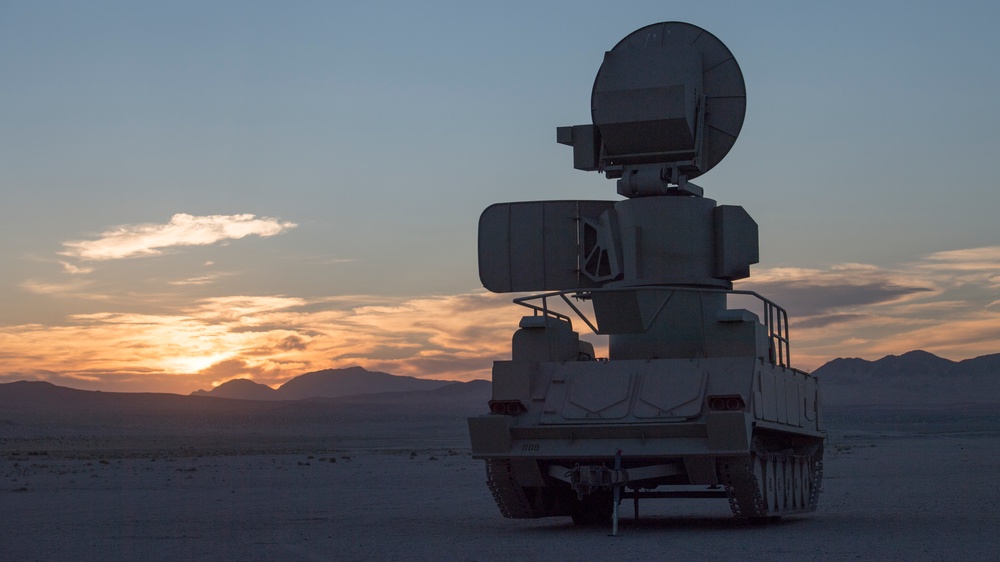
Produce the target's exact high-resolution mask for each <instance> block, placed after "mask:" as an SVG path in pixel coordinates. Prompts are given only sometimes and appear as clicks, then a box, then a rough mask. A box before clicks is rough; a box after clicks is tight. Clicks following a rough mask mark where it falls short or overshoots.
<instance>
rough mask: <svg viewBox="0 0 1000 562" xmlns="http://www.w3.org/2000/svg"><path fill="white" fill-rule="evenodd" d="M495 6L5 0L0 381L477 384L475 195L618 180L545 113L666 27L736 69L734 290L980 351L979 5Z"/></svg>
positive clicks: (903, 345) (577, 102)
mask: <svg viewBox="0 0 1000 562" xmlns="http://www.w3.org/2000/svg"><path fill="white" fill-rule="evenodd" d="M490 6H492V7H482V6H475V5H474V3H469V2H437V1H429V2H350V3H348V2H282V3H278V2H266V3H265V2H242V1H240V2H236V1H232V2H225V1H216V2H179V1H172V2H141V3H139V2H101V1H96V2H47V1H37V2H22V1H8V0H0V382H10V381H15V380H21V379H29V380H49V381H52V382H54V383H57V384H62V385H66V386H72V387H76V388H85V389H101V390H124V391H167V392H177V393H182V394H187V393H189V392H191V391H193V390H196V389H199V388H209V387H211V385H213V384H219V383H221V382H223V381H225V380H228V379H230V378H234V377H250V378H252V379H254V380H255V381H257V382H261V383H266V384H271V385H278V384H280V383H281V382H283V381H285V380H287V379H289V378H291V377H293V376H296V375H299V374H302V373H305V372H308V371H313V370H318V369H323V368H330V367H348V366H352V365H362V366H365V367H366V368H369V369H373V370H382V371H386V372H390V373H393V374H399V375H413V376H419V377H430V378H443V379H456V380H469V379H474V378H489V375H490V367H491V363H492V361H493V360H494V359H503V358H506V357H509V344H510V337H511V334H512V332H513V330H514V329H515V328H516V323H517V319H518V317H519V316H520V315H521V314H522V310H523V309H520V308H519V307H516V306H514V305H511V304H510V299H511V295H492V294H489V293H487V292H485V290H483V289H482V288H481V284H480V282H479V279H478V274H477V261H476V224H477V220H478V217H479V214H480V212H481V211H482V210H483V209H484V208H485V207H486V206H488V205H489V204H491V203H494V202H498V201H519V200H538V199H612V200H613V199H617V198H618V197H617V195H616V194H615V185H614V182H613V181H609V180H606V179H604V178H603V177H601V176H599V175H597V174H595V173H586V172H580V171H576V170H574V169H573V167H572V154H571V152H572V151H571V149H569V148H568V147H565V146H560V145H558V144H556V142H555V129H556V127H557V126H563V125H576V124H583V123H588V122H589V120H590V113H589V103H590V91H591V85H592V83H593V80H594V76H595V74H596V72H597V69H598V67H599V66H600V64H601V60H602V56H603V53H604V51H606V50H608V49H610V48H611V47H612V46H614V44H615V43H616V42H617V41H618V40H619V39H621V38H622V37H624V36H625V35H627V34H628V33H630V32H632V31H633V30H635V29H637V28H639V27H642V26H644V25H646V24H650V23H656V22H659V21H671V20H678V21H686V22H690V23H693V24H695V25H698V26H701V27H703V28H705V29H707V30H708V31H710V32H712V33H713V34H714V35H716V36H717V37H719V38H720V39H721V40H722V41H723V42H724V43H726V45H727V46H728V47H729V48H730V50H732V51H733V53H734V54H735V56H736V58H737V60H738V61H739V63H740V66H741V67H742V70H743V74H744V76H745V79H746V83H747V95H748V101H747V119H746V121H745V123H744V126H743V130H742V132H741V134H740V138H739V140H738V141H737V143H736V146H735V147H734V148H733V150H732V152H731V153H730V154H729V156H728V157H727V158H726V159H725V160H724V161H723V162H722V163H721V164H719V166H718V167H716V168H715V169H713V170H712V171H711V172H709V173H708V174H706V175H705V176H703V177H702V178H700V179H699V180H698V182H697V183H698V184H699V185H701V186H702V187H703V188H704V189H705V194H706V196H708V197H711V198H713V199H716V200H717V201H719V202H720V203H722V204H729V205H742V206H744V207H745V208H746V209H747V211H748V212H749V213H750V214H751V216H753V217H754V219H755V220H756V221H757V223H758V224H759V225H760V245H761V263H760V264H758V265H756V266H754V267H753V269H752V277H751V278H750V279H749V280H747V281H745V282H742V283H741V284H739V287H740V288H745V289H753V290H756V291H759V292H761V293H763V294H764V295H766V296H768V297H770V298H771V299H772V300H775V301H777V302H778V303H780V304H783V305H784V306H785V307H786V308H787V309H788V311H789V313H790V315H791V316H792V323H791V328H792V334H791V335H792V353H793V356H792V360H793V363H794V364H795V365H796V366H798V367H800V368H805V369H813V368H815V367H818V366H819V365H821V364H823V363H824V362H826V361H828V360H830V359H833V358H836V357H863V358H866V359H878V358H880V357H882V356H885V355H888V354H900V353H904V352H906V351H909V350H912V349H924V350H927V351H930V352H933V353H936V354H938V355H941V356H943V357H947V358H949V359H953V360H959V359H964V358H969V357H975V356H979V355H984V354H990V353H998V352H1000V221H998V220H997V214H998V212H1000V193H998V187H1000V186H998V181H997V177H998V174H1000V172H998V159H1000V158H998V156H1000V140H998V139H1000V105H998V102H997V95H998V94H997V92H1000V57H998V55H1000V33H997V30H996V23H997V21H1000V4H997V3H995V2H961V1H957V2H949V3H944V2H857V3H851V2H836V3H821V4H820V3H802V2H781V3H763V4H761V3H753V4H751V3H748V2H711V1H705V2H691V1H687V2H664V1H650V2H591V1H572V2H569V1H566V2H496V3H492V4H490ZM581 327H582V326H580V325H578V328H581Z"/></svg>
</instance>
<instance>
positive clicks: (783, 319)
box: [514, 285, 791, 367]
mask: <svg viewBox="0 0 1000 562" xmlns="http://www.w3.org/2000/svg"><path fill="white" fill-rule="evenodd" d="M632 291H659V292H664V291H667V292H670V293H673V292H689V293H722V294H725V295H746V296H750V297H754V298H756V299H757V300H759V301H760V302H761V304H762V305H763V312H764V314H763V315H762V320H763V324H764V327H765V328H766V329H767V336H768V339H769V340H770V342H771V346H772V348H773V350H774V357H773V358H772V360H773V362H774V363H775V364H777V365H781V366H783V367H791V350H790V347H791V345H790V341H789V339H788V312H786V311H785V309H784V308H782V307H781V306H778V305H777V304H776V303H774V302H773V301H771V300H769V299H767V298H766V297H764V296H763V295H761V294H759V293H757V292H754V291H745V290H739V289H713V288H707V287H677V286H670V285H642V286H637V287H628V288H617V287H615V288H594V289H587V290H583V291H581V290H580V289H567V290H563V291H552V292H548V293H540V294H535V295H528V296H524V297H518V298H516V299H514V303H515V304H519V305H521V306H524V307H527V308H529V309H531V310H533V311H534V313H535V315H536V316H537V315H539V314H541V315H543V316H547V317H553V318H558V319H561V320H565V321H567V322H570V324H572V319H571V318H570V317H569V316H568V315H566V314H563V313H561V312H557V311H555V310H552V309H551V308H549V298H552V297H559V298H560V299H561V300H562V301H563V302H564V303H565V304H566V305H567V306H569V307H570V309H572V310H573V312H575V313H576V315H577V316H578V317H579V318H580V320H582V321H583V322H584V323H585V324H586V325H587V327H588V328H590V330H591V331H592V332H594V333H595V334H598V335H607V334H609V333H610V332H602V331H601V330H600V329H598V327H597V326H596V325H595V324H594V322H592V321H591V320H590V319H589V318H587V315H586V314H585V313H584V312H583V311H581V310H580V309H579V307H577V306H576V304H574V303H573V301H571V300H570V299H569V297H567V295H569V296H572V297H573V298H575V299H577V300H582V301H586V300H591V299H592V298H593V297H592V295H593V294H594V293H622V292H632ZM536 300H541V301H542V302H541V305H538V304H535V303H534V302H531V301H536ZM669 300H670V299H669V297H668V298H667V299H666V300H664V302H663V303H662V304H661V305H660V307H659V309H658V310H657V311H656V313H655V314H654V315H653V316H652V318H650V320H649V322H647V325H646V326H645V329H648V328H649V326H650V325H652V323H653V321H655V320H656V317H657V316H659V315H660V313H661V312H662V311H663V309H664V308H666V304H667V302H668V301H669Z"/></svg>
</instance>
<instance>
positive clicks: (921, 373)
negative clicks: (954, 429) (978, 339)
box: [812, 350, 1000, 407]
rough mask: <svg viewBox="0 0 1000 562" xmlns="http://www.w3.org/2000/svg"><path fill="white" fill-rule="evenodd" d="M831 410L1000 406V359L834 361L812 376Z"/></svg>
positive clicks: (924, 356)
mask: <svg viewBox="0 0 1000 562" xmlns="http://www.w3.org/2000/svg"><path fill="white" fill-rule="evenodd" d="M812 374H813V375H815V376H816V377H817V378H819V380H820V387H821V389H822V390H821V392H822V397H823V403H824V404H825V405H827V406H894V407H906V406H948V405H961V404H966V405H976V404H992V405H995V404H1000V354H992V355H983V356H981V357H976V358H973V359H965V360H963V361H950V360H948V359H944V358H941V357H938V356H937V355H934V354H933V353H928V352H926V351H920V350H917V351H910V352H909V353H904V354H903V355H889V356H886V357H883V358H882V359H879V360H877V361H867V360H864V359H857V358H850V359H834V360H833V361H830V362H828V363H826V364H824V365H823V366H822V367H820V368H818V369H816V370H815V371H813V373H812Z"/></svg>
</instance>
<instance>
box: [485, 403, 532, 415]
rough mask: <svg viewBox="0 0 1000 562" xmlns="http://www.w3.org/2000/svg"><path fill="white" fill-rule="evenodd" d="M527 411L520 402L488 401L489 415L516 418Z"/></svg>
mask: <svg viewBox="0 0 1000 562" xmlns="http://www.w3.org/2000/svg"><path fill="white" fill-rule="evenodd" d="M527 411H528V409H527V408H525V407H524V404H522V403H521V401H520V400H490V413H491V414H501V415H505V416H516V415H518V414H523V413H524V412H527Z"/></svg>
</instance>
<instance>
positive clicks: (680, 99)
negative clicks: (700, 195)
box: [591, 22, 746, 181]
mask: <svg viewBox="0 0 1000 562" xmlns="http://www.w3.org/2000/svg"><path fill="white" fill-rule="evenodd" d="M591 115H592V117H593V123H594V126H595V127H596V128H597V129H598V130H599V134H600V138H601V141H602V142H603V147H602V153H601V154H600V155H599V156H598V158H599V160H600V164H599V167H600V168H601V169H603V170H604V171H605V172H606V173H607V174H608V177H617V176H619V175H620V173H621V172H620V171H619V170H621V169H622V168H623V167H632V166H636V165H639V166H642V165H648V164H665V165H667V166H668V167H672V168H675V169H676V171H677V173H678V174H681V175H683V176H684V177H686V178H687V179H693V178H695V177H698V176H700V175H701V174H703V173H705V172H707V171H708V170H710V169H711V168H712V167H714V166H715V165H716V164H718V163H719V161H721V160H722V159H723V158H724V157H725V156H726V154H728V153H729V150H730V149H731V148H732V146H733V144H734V143H735V142H736V137H737V136H738V135H739V133H740V129H741V128H742V127H743V118H744V116H745V115H746V84H745V83H744V81H743V73H742V71H740V67H739V65H738V64H737V62H736V59H735V58H734V57H733V54H732V53H731V52H730V51H729V49H728V48H727V47H726V46H725V45H724V44H723V43H722V41H720V40H719V39H718V38H716V37H715V36H714V35H712V34H711V33H709V32H707V31H705V30H704V29H702V28H700V27H698V26H695V25H691V24H689V23H682V22H664V23H657V24H653V25H648V26H646V27H643V28H641V29H638V30H636V31H634V32H632V33H631V34H629V35H628V36H627V37H625V38H624V39H622V40H621V41H619V42H618V44H617V45H615V46H614V48H612V49H611V50H610V51H608V52H607V53H606V54H605V57H604V62H603V64H601V68H600V70H599V71H598V72H597V78H596V79H595V80H594V88H593V91H592V94H591ZM673 181H676V179H673Z"/></svg>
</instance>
